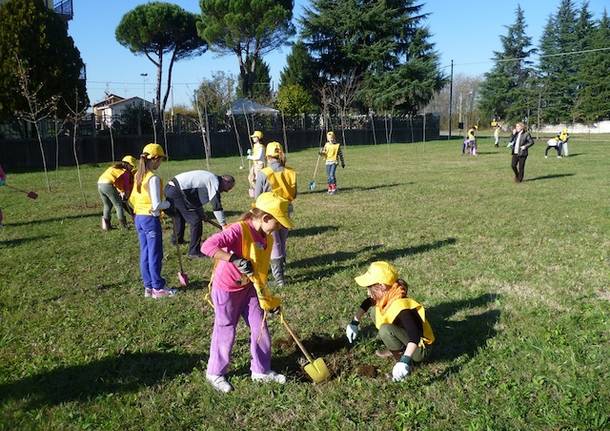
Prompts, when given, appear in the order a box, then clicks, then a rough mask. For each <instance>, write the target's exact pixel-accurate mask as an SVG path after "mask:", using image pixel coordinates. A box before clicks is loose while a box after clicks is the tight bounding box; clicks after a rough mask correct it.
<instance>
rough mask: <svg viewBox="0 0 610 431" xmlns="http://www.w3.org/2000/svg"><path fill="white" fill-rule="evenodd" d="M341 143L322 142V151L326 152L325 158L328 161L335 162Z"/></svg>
mask: <svg viewBox="0 0 610 431" xmlns="http://www.w3.org/2000/svg"><path fill="white" fill-rule="evenodd" d="M340 146H341V144H331V143H330V142H327V143H326V144H324V153H325V154H326V160H327V161H329V162H336V161H337V155H338V154H339V147H340Z"/></svg>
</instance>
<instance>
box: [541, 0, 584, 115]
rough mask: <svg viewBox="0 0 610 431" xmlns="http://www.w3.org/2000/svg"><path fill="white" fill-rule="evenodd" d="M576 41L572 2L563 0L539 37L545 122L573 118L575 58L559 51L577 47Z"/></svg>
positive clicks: (542, 113) (575, 81)
mask: <svg viewBox="0 0 610 431" xmlns="http://www.w3.org/2000/svg"><path fill="white" fill-rule="evenodd" d="M577 42H578V41H577V39H576V12H575V9H574V5H573V3H572V0H562V2H561V4H560V6H559V8H558V10H557V14H556V15H555V16H554V17H553V18H552V19H549V22H548V23H547V26H546V27H545V31H544V33H543V35H542V38H541V41H540V54H541V58H540V64H539V71H540V74H541V77H540V85H541V91H542V99H543V109H542V112H541V117H542V118H543V120H544V121H545V122H547V123H551V124H557V123H561V122H569V121H571V119H572V109H573V107H574V103H575V101H576V93H577V86H578V82H577V80H576V74H577V69H578V61H577V60H576V57H575V56H573V55H561V54H565V53H568V52H573V51H575V50H577V49H578V48H579V47H578V43H577Z"/></svg>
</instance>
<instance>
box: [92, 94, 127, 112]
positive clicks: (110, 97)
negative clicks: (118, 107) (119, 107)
mask: <svg viewBox="0 0 610 431" xmlns="http://www.w3.org/2000/svg"><path fill="white" fill-rule="evenodd" d="M113 98H117V99H120V100H125V98H124V97H121V96H117V95H116V94H113V93H110V94H108V95H107V96H106V98H105V99H104V100H102V101H100V102H97V103H95V104H94V105H93V108H97V107H98V106H103V105H108V104H109V103H108V100H110V99H113ZM113 103H114V102H113Z"/></svg>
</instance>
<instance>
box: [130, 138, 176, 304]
mask: <svg viewBox="0 0 610 431" xmlns="http://www.w3.org/2000/svg"><path fill="white" fill-rule="evenodd" d="M163 159H165V152H164V151H163V148H162V147H161V146H160V145H159V144H148V145H146V146H145V147H144V148H143V149H142V154H140V160H139V162H138V172H137V173H136V176H135V185H134V188H133V191H132V192H131V196H130V198H129V203H130V204H131V206H132V207H133V212H134V213H135V218H134V221H135V225H136V230H137V232H138V239H139V240H140V273H141V275H142V280H143V282H144V297H146V298H150V297H152V298H155V299H158V298H163V297H166V296H174V295H175V294H176V290H175V289H168V288H167V286H166V284H165V280H164V279H163V277H161V262H162V260H163V232H162V231H161V222H160V221H159V216H160V215H161V211H162V210H164V209H167V208H169V202H168V201H166V200H165V198H164V197H163V184H162V181H161V178H160V177H159V176H158V175H157V174H156V173H155V171H156V170H157V169H158V168H159V166H160V165H161V161H162V160H163Z"/></svg>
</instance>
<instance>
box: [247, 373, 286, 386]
mask: <svg viewBox="0 0 610 431" xmlns="http://www.w3.org/2000/svg"><path fill="white" fill-rule="evenodd" d="M252 381H253V382H264V383H268V382H274V383H279V384H281V385H283V384H284V383H286V376H285V375H283V374H279V373H276V372H275V371H269V372H268V373H252Z"/></svg>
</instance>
